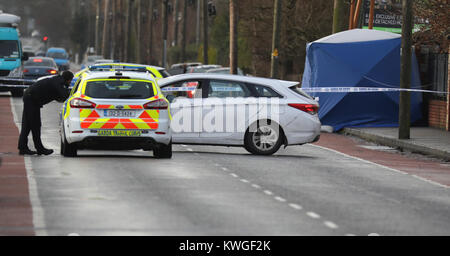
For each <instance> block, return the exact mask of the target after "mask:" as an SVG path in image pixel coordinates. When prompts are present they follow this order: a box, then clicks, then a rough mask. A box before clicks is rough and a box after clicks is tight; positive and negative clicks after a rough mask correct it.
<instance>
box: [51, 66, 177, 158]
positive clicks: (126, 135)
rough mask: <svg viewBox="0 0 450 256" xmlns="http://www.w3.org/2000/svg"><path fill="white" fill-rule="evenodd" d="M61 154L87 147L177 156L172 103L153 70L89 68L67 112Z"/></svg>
mask: <svg viewBox="0 0 450 256" xmlns="http://www.w3.org/2000/svg"><path fill="white" fill-rule="evenodd" d="M60 120H61V125H60V134H61V154H62V155H63V156H68V157H74V156H77V154H78V151H79V150H82V149H94V150H95V149H98V150H135V149H144V150H153V154H154V156H155V157H156V158H171V157H172V142H171V138H172V136H171V135H172V133H171V130H170V110H169V102H168V101H167V99H166V98H165V97H164V95H163V94H162V93H161V90H160V88H159V87H158V85H157V84H156V81H155V79H154V77H153V76H152V75H150V74H149V73H148V72H145V70H144V72H137V71H134V70H133V71H127V70H120V71H119V70H114V71H102V72H86V73H84V74H82V75H81V77H80V79H79V80H78V81H77V83H76V84H75V86H74V87H73V89H72V91H71V94H70V96H69V98H68V99H67V100H66V101H65V102H64V104H63V108H62V111H61V119H60Z"/></svg>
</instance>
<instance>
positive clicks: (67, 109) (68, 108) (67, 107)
mask: <svg viewBox="0 0 450 256" xmlns="http://www.w3.org/2000/svg"><path fill="white" fill-rule="evenodd" d="M66 104H67V106H66V114H65V115H64V120H66V119H67V118H68V117H69V113H70V100H68V101H67V103H66Z"/></svg>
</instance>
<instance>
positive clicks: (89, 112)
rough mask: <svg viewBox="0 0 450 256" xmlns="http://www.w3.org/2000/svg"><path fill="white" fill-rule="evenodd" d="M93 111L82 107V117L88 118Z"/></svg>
mask: <svg viewBox="0 0 450 256" xmlns="http://www.w3.org/2000/svg"><path fill="white" fill-rule="evenodd" d="M91 113H92V110H91V109H80V118H83V119H84V118H87V117H88V116H89V115H90V114H91Z"/></svg>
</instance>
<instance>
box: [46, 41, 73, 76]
mask: <svg viewBox="0 0 450 256" xmlns="http://www.w3.org/2000/svg"><path fill="white" fill-rule="evenodd" d="M45 56H46V57H50V58H53V59H54V60H55V62H56V65H58V68H59V70H60V71H64V70H69V68H70V62H69V54H68V53H67V52H66V50H65V49H64V48H57V47H51V48H49V49H48V50H47V53H46V55H45Z"/></svg>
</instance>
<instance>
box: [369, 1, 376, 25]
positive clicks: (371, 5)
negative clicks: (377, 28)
mask: <svg viewBox="0 0 450 256" xmlns="http://www.w3.org/2000/svg"><path fill="white" fill-rule="evenodd" d="M374 13H375V0H370V11H369V24H368V25H369V26H368V27H369V29H373V19H374Z"/></svg>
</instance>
